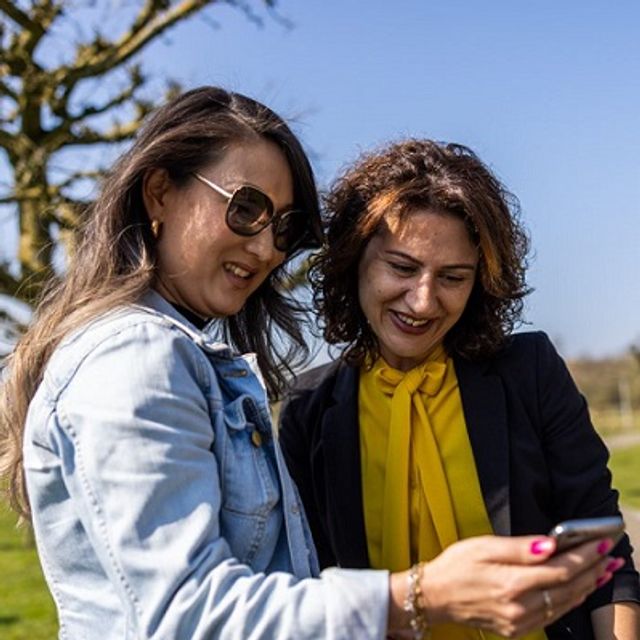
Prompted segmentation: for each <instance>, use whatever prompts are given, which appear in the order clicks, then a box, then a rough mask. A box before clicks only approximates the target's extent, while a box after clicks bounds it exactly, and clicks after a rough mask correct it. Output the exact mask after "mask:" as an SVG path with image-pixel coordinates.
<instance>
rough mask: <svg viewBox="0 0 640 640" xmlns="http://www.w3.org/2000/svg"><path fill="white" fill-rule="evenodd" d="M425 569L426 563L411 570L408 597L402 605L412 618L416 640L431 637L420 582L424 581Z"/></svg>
mask: <svg viewBox="0 0 640 640" xmlns="http://www.w3.org/2000/svg"><path fill="white" fill-rule="evenodd" d="M423 567H424V562H419V563H417V564H414V565H413V566H412V567H411V569H409V579H408V585H407V586H408V588H407V595H406V597H405V599H404V603H403V605H402V608H403V609H404V610H405V611H406V612H407V613H408V614H409V616H410V619H409V626H410V627H411V630H412V631H413V637H414V638H415V640H424V638H428V637H429V636H430V635H431V633H430V632H431V629H430V627H429V621H428V620H427V613H426V611H425V610H424V607H423V606H422V603H421V602H420V600H421V598H422V587H421V586H420V582H421V580H422V569H423Z"/></svg>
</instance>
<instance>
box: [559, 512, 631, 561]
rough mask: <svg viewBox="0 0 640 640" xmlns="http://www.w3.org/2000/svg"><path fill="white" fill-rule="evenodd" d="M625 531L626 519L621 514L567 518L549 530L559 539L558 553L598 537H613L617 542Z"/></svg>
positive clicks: (614, 541)
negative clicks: (602, 516)
mask: <svg viewBox="0 0 640 640" xmlns="http://www.w3.org/2000/svg"><path fill="white" fill-rule="evenodd" d="M623 533H624V520H623V519H622V518H621V517H619V516H611V517H607V518H584V519H580V520H566V521H565V522H561V523H560V524H557V525H556V526H555V527H553V529H551V531H549V535H550V536H552V537H553V538H555V539H556V541H557V547H556V553H558V552H560V551H565V550H567V549H570V548H571V547H575V546H577V545H579V544H582V543H583V542H588V541H589V540H595V539H597V538H611V540H613V543H614V544H616V543H617V542H618V540H620V538H622V534H623Z"/></svg>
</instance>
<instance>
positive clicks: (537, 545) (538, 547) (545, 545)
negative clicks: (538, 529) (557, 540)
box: [531, 540, 553, 556]
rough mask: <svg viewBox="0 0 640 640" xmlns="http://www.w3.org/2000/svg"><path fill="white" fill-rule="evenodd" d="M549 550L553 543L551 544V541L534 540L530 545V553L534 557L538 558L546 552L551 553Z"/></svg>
mask: <svg viewBox="0 0 640 640" xmlns="http://www.w3.org/2000/svg"><path fill="white" fill-rule="evenodd" d="M551 549H553V542H551V540H534V541H533V542H532V543H531V553H532V554H533V555H535V556H539V555H540V554H541V553H545V552H546V551H551Z"/></svg>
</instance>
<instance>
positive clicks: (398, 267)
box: [388, 262, 416, 276]
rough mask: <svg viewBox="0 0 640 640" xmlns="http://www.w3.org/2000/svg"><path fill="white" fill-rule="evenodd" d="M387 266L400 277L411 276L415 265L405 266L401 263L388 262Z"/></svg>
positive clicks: (414, 270)
mask: <svg viewBox="0 0 640 640" xmlns="http://www.w3.org/2000/svg"><path fill="white" fill-rule="evenodd" d="M388 264H389V266H390V267H391V268H392V269H393V270H394V271H395V272H396V273H398V274H400V275H402V276H411V275H413V274H414V273H415V272H416V267H415V265H412V264H405V263H403V262H389V263H388Z"/></svg>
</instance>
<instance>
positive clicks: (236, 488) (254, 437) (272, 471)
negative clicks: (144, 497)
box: [214, 398, 280, 563]
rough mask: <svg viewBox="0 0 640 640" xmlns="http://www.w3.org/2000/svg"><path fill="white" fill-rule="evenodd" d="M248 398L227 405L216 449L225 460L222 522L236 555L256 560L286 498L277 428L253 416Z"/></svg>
mask: <svg viewBox="0 0 640 640" xmlns="http://www.w3.org/2000/svg"><path fill="white" fill-rule="evenodd" d="M243 405H246V401H244V402H243V399H242V398H238V399H237V400H236V401H234V402H231V403H229V404H228V405H226V406H225V407H224V408H223V409H222V425H221V427H222V429H221V430H220V431H222V433H218V434H217V438H216V441H215V443H214V449H215V450H216V454H217V457H218V461H219V464H220V482H221V489H222V496H223V500H222V505H221V513H220V524H221V529H222V533H223V535H224V536H225V538H227V540H228V542H229V544H230V546H231V548H232V551H233V553H234V555H235V556H236V557H237V558H238V559H239V560H240V561H241V562H245V563H251V562H252V561H253V559H254V557H255V554H256V553H257V552H258V550H259V548H260V546H261V545H262V543H263V539H264V537H265V536H266V535H269V533H270V529H271V528H272V526H271V525H272V522H271V521H272V520H273V519H274V517H275V514H274V508H275V507H276V506H277V505H278V503H279V501H280V489H279V484H278V475H277V471H276V461H275V455H274V452H273V442H272V440H271V438H272V436H271V433H270V432H268V431H266V430H264V429H260V428H259V422H258V421H256V422H254V421H251V420H250V419H248V416H247V412H246V411H245V406H243Z"/></svg>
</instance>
